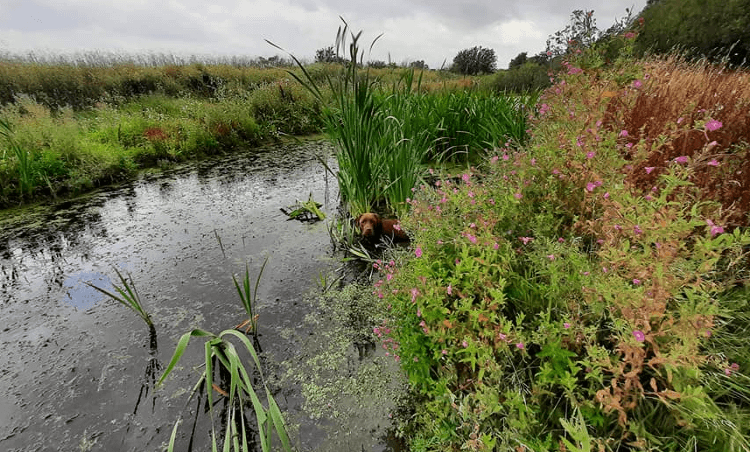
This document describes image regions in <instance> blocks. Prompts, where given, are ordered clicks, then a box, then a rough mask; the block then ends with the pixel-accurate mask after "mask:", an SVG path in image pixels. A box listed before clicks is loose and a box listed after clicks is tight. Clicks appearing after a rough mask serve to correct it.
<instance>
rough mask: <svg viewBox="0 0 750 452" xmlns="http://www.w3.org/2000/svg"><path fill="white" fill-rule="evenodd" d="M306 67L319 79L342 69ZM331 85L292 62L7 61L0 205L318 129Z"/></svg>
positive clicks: (447, 89) (388, 81) (434, 76)
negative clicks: (309, 84)
mask: <svg viewBox="0 0 750 452" xmlns="http://www.w3.org/2000/svg"><path fill="white" fill-rule="evenodd" d="M289 70H290V71H292V73H294V72H295V71H299V69H293V68H289ZM306 70H307V71H308V73H309V74H310V75H311V76H312V77H313V79H314V80H318V81H321V83H322V82H324V81H325V80H326V77H327V76H330V75H331V74H334V73H336V71H338V70H340V67H339V66H337V65H324V64H317V65H312V66H309V67H307V68H306ZM370 73H371V76H372V77H373V78H372V79H373V81H376V82H377V90H378V92H380V93H383V95H387V94H388V93H390V92H396V91H398V90H401V89H405V90H407V91H409V93H407V94H411V93H417V92H419V93H422V94H425V95H427V94H429V93H435V95H437V96H438V97H439V96H441V95H444V94H450V93H452V92H460V91H463V90H467V89H469V90H476V88H477V85H478V80H475V79H465V78H461V77H459V76H457V75H455V74H450V73H447V72H444V71H439V72H438V71H425V72H424V73H421V74H419V75H418V81H417V80H416V79H415V74H414V71H413V70H407V69H399V68H395V69H373V70H371V71H370ZM406 80H408V85H409V86H408V87H407V86H405V84H406V83H407V82H406ZM412 83H413V85H412ZM323 86H324V88H323V89H322V91H321V93H322V97H317V98H316V97H315V96H313V95H312V94H311V93H310V92H309V91H308V90H306V89H305V88H304V87H302V86H301V85H300V84H299V83H297V82H296V81H295V80H294V79H293V78H292V76H291V75H290V73H289V72H287V68H265V69H261V68H235V67H231V66H202V65H191V66H184V67H182V66H169V65H167V66H162V67H134V66H132V65H130V66H129V65H119V66H113V67H75V66H69V65H65V64H61V65H40V64H31V63H18V62H15V63H9V62H0V100H2V104H3V106H2V108H0V120H2V121H3V123H4V124H5V126H7V127H2V128H1V129H0V134H2V135H4V136H0V143H1V144H0V149H2V150H3V152H2V153H0V208H7V207H11V206H14V205H19V204H22V203H28V202H32V201H34V200H45V199H55V198H57V197H68V196H76V195H78V194H81V193H85V192H87V191H90V190H92V189H93V188H96V187H100V186H103V185H109V184H112V183H116V182H118V181H123V180H127V179H129V178H132V177H133V175H134V174H135V173H137V172H138V171H140V170H143V169H145V168H152V167H166V166H169V165H170V164H173V163H176V162H184V161H188V160H193V159H200V158H205V157H208V156H211V155H217V154H225V153H231V152H233V150H235V149H240V148H248V147H254V146H258V145H260V144H263V143H271V142H276V141H277V140H279V139H282V138H283V137H285V136H307V135H310V134H319V133H321V132H322V131H323V126H324V125H323V115H322V114H321V111H322V110H323V109H324V108H325V107H327V106H328V104H329V103H330V92H329V90H328V89H326V88H325V83H323ZM76 96H77V97H76ZM441 145H442V146H443V147H445V146H450V143H448V142H447V141H445V142H442V144H441Z"/></svg>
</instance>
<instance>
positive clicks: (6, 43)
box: [0, 0, 646, 68]
mask: <svg viewBox="0 0 750 452" xmlns="http://www.w3.org/2000/svg"><path fill="white" fill-rule="evenodd" d="M645 4H646V0H515V1H511V0H385V1H361V0H219V1H210V0H208V1H199V0H0V52H2V51H6V52H7V51H10V52H12V53H25V52H27V51H30V50H32V51H36V52H40V53H41V52H46V53H73V52H80V51H87V50H99V51H106V52H123V53H148V52H157V53H168V54H176V55H205V54H210V55H237V56H251V57H257V56H263V57H270V56H273V55H276V54H280V52H279V51H278V50H276V49H274V48H273V47H271V46H270V45H268V44H267V43H266V42H265V39H268V40H270V41H273V42H274V43H276V44H278V45H279V46H281V47H283V48H284V49H286V50H288V51H290V52H291V53H293V54H294V55H295V56H297V57H299V58H303V59H307V60H312V59H313V57H314V55H315V50H316V49H320V48H323V47H327V46H329V45H333V44H334V41H335V37H336V30H337V28H338V26H339V25H340V24H341V21H340V19H339V16H342V17H343V18H344V19H346V21H347V22H348V23H349V25H350V26H351V29H353V30H355V31H359V30H363V31H364V33H363V40H364V42H365V43H366V44H367V46H368V47H369V44H370V42H371V41H372V39H374V38H375V37H376V36H377V35H379V34H380V33H383V37H382V38H380V40H378V42H377V43H376V44H375V47H374V49H373V52H372V54H371V56H370V58H367V57H366V58H365V59H366V60H371V59H372V60H383V61H388V57H389V54H390V59H391V61H393V62H396V63H402V62H406V61H414V60H424V61H425V62H426V63H427V64H428V65H429V66H430V67H431V68H439V67H440V66H441V65H442V64H443V61H447V62H446V64H450V63H451V61H452V60H453V57H454V56H455V55H456V54H457V53H458V52H459V51H460V50H463V49H467V48H471V47H474V46H483V47H488V48H491V49H494V50H495V53H496V55H497V57H498V68H506V67H507V66H508V62H509V61H510V60H511V59H512V58H513V57H515V56H516V55H518V54H519V53H521V52H528V53H529V55H530V56H531V55H534V54H536V53H539V52H541V51H543V50H544V49H545V42H546V40H547V37H548V36H549V35H551V34H553V33H554V32H556V31H557V30H560V29H562V28H564V27H565V25H567V24H568V23H569V20H570V15H571V12H572V11H573V10H576V9H583V10H594V17H595V18H596V23H597V26H598V27H599V28H600V29H602V30H604V29H607V28H608V27H609V26H610V25H612V23H613V22H614V21H615V19H616V18H621V17H623V16H624V15H625V14H626V13H625V10H626V8H632V9H633V11H634V13H638V12H640V11H641V9H643V7H644V6H645Z"/></svg>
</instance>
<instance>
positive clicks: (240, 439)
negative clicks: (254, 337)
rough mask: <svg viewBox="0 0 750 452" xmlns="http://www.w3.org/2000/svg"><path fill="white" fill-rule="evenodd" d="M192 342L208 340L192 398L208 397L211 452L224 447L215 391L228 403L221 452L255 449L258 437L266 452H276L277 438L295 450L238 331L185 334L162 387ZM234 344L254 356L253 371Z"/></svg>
mask: <svg viewBox="0 0 750 452" xmlns="http://www.w3.org/2000/svg"><path fill="white" fill-rule="evenodd" d="M192 337H197V338H205V339H206V342H205V343H204V350H205V354H204V355H205V362H204V365H205V367H204V371H203V373H202V374H201V376H200V379H199V381H198V383H197V384H196V385H195V389H194V390H193V393H192V394H191V398H192V397H193V396H194V395H195V394H196V393H197V392H198V391H199V390H201V389H203V390H205V391H206V397H207V403H208V404H207V406H208V409H209V413H210V416H211V441H212V448H213V450H218V448H219V445H220V444H221V439H220V436H219V434H217V431H216V425H215V418H216V413H215V412H214V391H216V392H218V393H219V394H221V395H222V397H224V401H225V404H224V410H223V415H222V416H221V419H222V421H221V424H222V425H223V427H224V431H223V435H222V436H223V446H222V450H224V451H227V452H228V451H236V452H239V451H247V450H250V445H251V444H256V439H255V437H256V435H257V436H258V437H259V438H260V446H261V450H262V451H263V452H270V451H273V450H277V449H275V448H274V444H273V439H274V436H276V437H278V439H279V442H280V443H281V447H282V450H284V451H288V452H290V451H291V450H292V446H291V442H290V440H289V435H288V434H287V431H286V425H285V423H284V418H283V416H282V414H281V409H280V408H279V406H278V404H277V403H276V400H274V398H273V395H272V393H271V391H270V390H269V388H268V386H267V385H266V381H265V378H264V377H263V372H262V370H261V362H260V358H259V357H258V353H257V352H256V350H255V348H254V347H253V344H252V343H251V342H250V340H249V339H248V337H247V336H246V335H244V334H242V333H240V332H238V331H235V330H226V331H223V332H221V333H219V334H218V335H214V334H212V333H210V332H207V331H204V330H200V329H195V330H193V331H190V332H188V333H185V334H184V335H183V336H182V337H181V338H180V340H179V342H178V343H177V347H176V348H175V352H174V355H173V356H172V359H171V360H170V362H169V365H168V366H167V368H166V370H165V371H164V374H163V375H162V376H161V378H160V379H159V382H158V385H161V384H162V383H163V382H164V380H165V379H166V378H167V376H169V374H170V373H171V372H172V371H173V370H174V368H175V366H176V365H177V363H178V362H179V360H180V358H181V357H182V355H183V354H184V352H185V349H186V348H187V346H188V343H189V342H190V338H192ZM231 338H234V339H235V340H238V341H239V342H240V344H241V345H242V348H243V349H244V350H245V351H247V353H249V354H250V356H251V357H252V363H253V364H254V365H255V368H254V370H249V369H248V368H247V367H246V364H245V360H244V359H243V357H242V356H240V353H239V350H237V348H236V347H235V346H234V344H233V343H232V342H231V341H230V340H229V339H231ZM216 373H218V374H219V375H220V376H221V377H220V379H219V380H215V378H214V375H215V374H216ZM256 375H257V378H256ZM258 380H259V381H260V385H262V386H263V391H264V392H265V399H266V400H265V404H264V402H263V401H261V399H260V397H258V395H257V394H256V389H255V387H254V386H253V382H254V381H255V382H257V381H258ZM256 384H257V383H256ZM247 406H250V407H252V410H253V412H254V413H255V422H256V425H257V429H258V431H257V432H254V431H252V430H250V429H248V425H250V424H249V423H248V420H247V419H246V416H245V409H246V408H247ZM178 426H179V421H178V422H176V423H175V426H174V428H173V430H172V435H171V438H170V441H169V446H168V450H169V451H170V452H171V451H173V450H175V441H176V436H177V428H178ZM274 434H275V435H274Z"/></svg>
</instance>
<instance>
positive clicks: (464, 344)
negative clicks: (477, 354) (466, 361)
mask: <svg viewBox="0 0 750 452" xmlns="http://www.w3.org/2000/svg"><path fill="white" fill-rule="evenodd" d="M461 345H463V346H464V348H467V347H468V346H469V343H468V342H466V341H463V342H461Z"/></svg>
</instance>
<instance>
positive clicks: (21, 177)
mask: <svg viewBox="0 0 750 452" xmlns="http://www.w3.org/2000/svg"><path fill="white" fill-rule="evenodd" d="M0 136H1V137H3V138H4V139H5V142H6V143H7V145H8V147H9V148H10V150H11V151H12V152H13V155H15V157H16V160H18V194H19V197H20V198H21V199H22V200H23V197H24V195H29V196H31V193H32V191H33V190H34V178H33V174H32V172H31V160H30V158H29V157H30V156H29V152H28V151H27V150H26V149H24V148H23V147H21V146H20V145H19V144H18V142H17V141H16V140H15V138H14V137H13V128H12V127H11V125H10V122H9V121H8V120H6V119H3V118H0ZM6 158H7V156H6V153H5V150H3V154H2V158H1V159H0V160H5V159H6Z"/></svg>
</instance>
